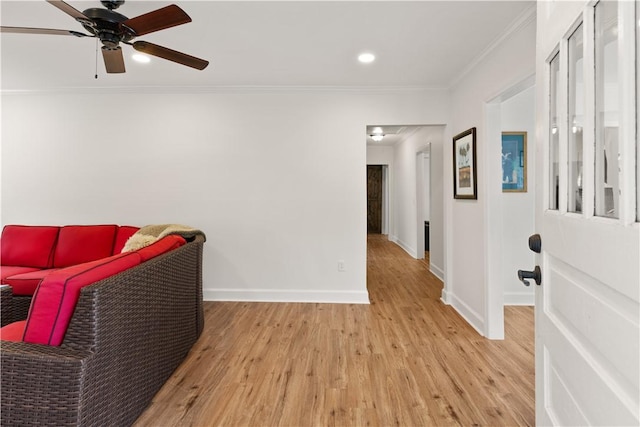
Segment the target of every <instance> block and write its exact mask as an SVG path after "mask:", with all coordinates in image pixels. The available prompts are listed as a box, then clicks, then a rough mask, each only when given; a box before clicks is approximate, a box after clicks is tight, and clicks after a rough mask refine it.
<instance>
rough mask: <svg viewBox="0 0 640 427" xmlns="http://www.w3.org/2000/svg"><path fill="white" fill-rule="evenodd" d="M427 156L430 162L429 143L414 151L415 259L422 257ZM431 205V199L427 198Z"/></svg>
mask: <svg viewBox="0 0 640 427" xmlns="http://www.w3.org/2000/svg"><path fill="white" fill-rule="evenodd" d="M425 155H428V156H429V162H431V143H430V142H429V143H427V144H426V145H424V146H422V147H420V148H419V149H418V152H417V153H416V224H417V226H416V231H417V240H416V242H417V243H416V259H424V252H425V251H424V245H425V241H424V214H425V212H424V197H425V192H426V181H425V173H424V157H425ZM429 185H431V167H429ZM429 198H431V188H429ZM429 206H431V200H429Z"/></svg>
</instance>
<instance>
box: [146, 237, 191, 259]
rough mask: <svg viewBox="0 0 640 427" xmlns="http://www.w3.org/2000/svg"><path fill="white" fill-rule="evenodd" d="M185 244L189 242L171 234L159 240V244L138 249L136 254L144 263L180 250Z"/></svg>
mask: <svg viewBox="0 0 640 427" xmlns="http://www.w3.org/2000/svg"><path fill="white" fill-rule="evenodd" d="M185 243H187V241H186V240H184V237H182V236H178V235H176V234H170V235H168V236H165V237H163V238H162V239H160V240H158V241H157V242H155V243H152V244H150V245H149V246H146V247H144V248H142V249H138V250H137V251H135V252H136V253H138V254H140V258H142V262H145V261H147V260H150V259H151V258H154V257H157V256H158V255H161V254H163V253H165V252H169V251H172V250H174V249H176V248H179V247H180V246H182V245H184V244H185Z"/></svg>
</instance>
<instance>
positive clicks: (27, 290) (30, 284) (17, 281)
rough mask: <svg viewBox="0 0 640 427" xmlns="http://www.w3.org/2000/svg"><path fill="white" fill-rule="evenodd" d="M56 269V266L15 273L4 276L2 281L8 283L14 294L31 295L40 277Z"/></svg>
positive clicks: (42, 277) (40, 279)
mask: <svg viewBox="0 0 640 427" xmlns="http://www.w3.org/2000/svg"><path fill="white" fill-rule="evenodd" d="M57 270H58V269H57V268H47V269H46V270H36V271H31V272H28V273H22V274H16V275H13V276H9V277H7V278H5V279H4V281H3V282H2V283H4V284H5V285H10V286H11V288H12V290H13V294H14V295H33V293H34V292H35V291H36V288H37V287H38V285H39V284H40V282H41V281H42V279H44V278H45V277H46V276H47V275H48V274H49V273H51V272H53V271H57Z"/></svg>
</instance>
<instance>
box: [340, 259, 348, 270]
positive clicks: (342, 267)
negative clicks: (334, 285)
mask: <svg viewBox="0 0 640 427" xmlns="http://www.w3.org/2000/svg"><path fill="white" fill-rule="evenodd" d="M338 271H341V272H342V271H347V267H346V265H345V263H344V261H343V260H338Z"/></svg>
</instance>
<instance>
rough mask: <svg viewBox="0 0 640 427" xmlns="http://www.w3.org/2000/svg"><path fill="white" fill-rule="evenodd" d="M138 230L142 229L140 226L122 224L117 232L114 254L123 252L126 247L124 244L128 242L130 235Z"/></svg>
mask: <svg viewBox="0 0 640 427" xmlns="http://www.w3.org/2000/svg"><path fill="white" fill-rule="evenodd" d="M138 230H140V228H138V227H132V226H130V225H122V226H120V227H119V228H118V232H117V233H116V241H115V243H114V244H113V255H116V254H119V253H120V252H122V248H124V244H125V243H127V240H129V237H131V236H133V234H134V233H135V232H136V231H138Z"/></svg>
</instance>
